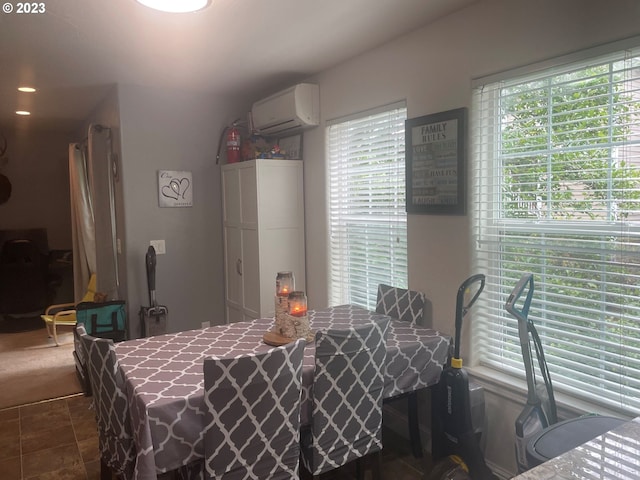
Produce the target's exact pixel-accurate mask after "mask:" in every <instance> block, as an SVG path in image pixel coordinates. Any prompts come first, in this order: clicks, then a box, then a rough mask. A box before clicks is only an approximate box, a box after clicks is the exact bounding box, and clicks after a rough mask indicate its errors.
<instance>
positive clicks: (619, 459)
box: [513, 417, 640, 480]
mask: <svg viewBox="0 0 640 480" xmlns="http://www.w3.org/2000/svg"><path fill="white" fill-rule="evenodd" d="M565 479H572V480H575V479H589V480H596V479H597V480H609V479H611V480H614V479H615V480H618V479H625V480H626V479H628V480H633V479H640V417H637V418H635V419H634V420H631V421H629V422H627V423H625V424H623V425H621V426H620V427H618V428H615V429H613V430H611V431H609V432H607V433H605V434H603V435H600V436H599V437H596V438H595V439H593V440H591V441H589V442H586V443H584V444H582V445H580V446H579V447H576V448H574V449H573V450H570V451H568V452H567V453H565V454H563V455H560V456H559V457H556V458H554V459H552V460H549V461H548V462H545V463H543V464H542V465H538V466H537V467H535V468H532V469H531V470H529V471H527V472H525V473H522V474H520V475H518V476H517V477H514V478H513V480H565Z"/></svg>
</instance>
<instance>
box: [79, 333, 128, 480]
mask: <svg viewBox="0 0 640 480" xmlns="http://www.w3.org/2000/svg"><path fill="white" fill-rule="evenodd" d="M76 329H77V332H78V335H79V336H80V339H81V342H82V346H83V347H84V356H85V358H86V360H87V369H88V374H89V379H90V381H91V389H92V393H93V397H92V398H93V407H94V409H95V414H96V423H97V424H98V441H99V448H100V458H101V459H102V461H103V462H105V463H106V464H107V465H108V466H109V467H110V468H111V469H112V471H113V472H115V473H116V474H118V475H122V476H123V477H124V478H125V479H130V478H133V470H134V463H135V458H136V451H135V445H134V442H133V435H132V428H131V422H130V416H129V406H128V400H127V396H126V395H125V392H124V379H123V377H122V372H121V371H120V369H119V368H118V361H117V359H116V353H115V350H114V344H113V341H112V340H110V339H106V338H95V337H91V336H90V335H87V333H86V331H85V329H84V327H83V326H82V325H78V326H76Z"/></svg>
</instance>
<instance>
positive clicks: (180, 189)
mask: <svg viewBox="0 0 640 480" xmlns="http://www.w3.org/2000/svg"><path fill="white" fill-rule="evenodd" d="M192 182H193V181H192V177H191V172H180V171H174V170H159V171H158V204H159V205H160V206H161V207H191V206H193V183H192Z"/></svg>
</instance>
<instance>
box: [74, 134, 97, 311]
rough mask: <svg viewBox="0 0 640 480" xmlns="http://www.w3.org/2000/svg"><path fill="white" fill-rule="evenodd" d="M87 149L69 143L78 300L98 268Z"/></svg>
mask: <svg viewBox="0 0 640 480" xmlns="http://www.w3.org/2000/svg"><path fill="white" fill-rule="evenodd" d="M87 163H88V162H87V155H86V149H85V148H84V147H83V146H82V145H80V144H77V143H72V144H70V145H69V183H70V190H71V224H72V239H73V264H74V266H73V282H74V298H75V302H76V303H77V302H79V301H80V299H81V298H82V297H83V296H84V294H85V292H86V288H87V285H88V284H89V277H90V276H91V274H92V273H93V272H95V271H96V237H95V221H94V217H93V202H92V198H91V191H90V188H89V181H88V178H89V173H88V169H87Z"/></svg>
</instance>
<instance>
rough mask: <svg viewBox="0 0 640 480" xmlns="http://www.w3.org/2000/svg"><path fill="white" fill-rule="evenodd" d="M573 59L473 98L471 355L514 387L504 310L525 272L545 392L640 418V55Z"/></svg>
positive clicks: (518, 363)
mask: <svg viewBox="0 0 640 480" xmlns="http://www.w3.org/2000/svg"><path fill="white" fill-rule="evenodd" d="M580 56H581V57H583V58H582V60H580V61H572V62H570V63H566V62H557V63H556V64H555V65H554V66H551V67H548V68H544V69H540V68H535V67H532V68H530V69H528V70H529V73H528V74H524V75H520V76H518V77H517V78H507V77H508V76H509V75H503V76H502V77H503V78H502V79H500V81H495V82H492V83H485V84H483V85H478V88H477V89H475V90H474V98H473V102H474V103H473V122H472V123H473V126H472V137H473V156H474V158H473V165H474V172H473V173H474V189H475V197H474V198H475V202H474V224H473V234H474V246H475V249H476V252H477V253H476V268H477V271H478V272H483V273H485V274H486V275H487V284H486V287H485V292H484V293H483V295H482V296H481V297H480V300H479V302H478V303H479V308H478V309H477V310H476V316H477V319H476V318H474V322H476V326H477V327H479V328H478V332H477V333H478V335H479V336H478V337H476V338H477V341H476V342H475V347H476V350H475V353H476V355H477V357H476V358H478V359H479V361H480V364H482V365H486V366H489V367H493V368H496V369H499V370H501V371H504V372H508V373H512V374H515V375H521V374H522V375H523V372H524V367H523V360H522V355H521V350H520V344H519V340H518V333H517V323H516V320H515V319H514V318H513V317H511V316H510V315H509V314H508V313H506V312H505V311H504V304H505V301H506V298H507V295H508V294H509V293H510V291H511V289H512V288H513V287H514V286H515V284H516V282H517V280H518V279H519V278H520V276H521V275H522V274H523V273H526V272H531V273H533V274H534V281H535V292H534V296H533V302H532V304H531V310H530V313H529V318H530V319H531V320H533V322H534V324H535V325H536V327H537V328H538V331H539V333H540V336H541V338H542V341H543V345H544V351H545V356H546V360H547V363H548V364H549V369H550V372H551V377H552V381H553V384H554V388H555V390H556V391H563V392H565V393H568V394H570V395H573V396H574V397H578V398H582V399H585V400H588V401H592V402H598V403H599V404H601V405H603V406H607V407H610V408H614V409H619V410H621V411H622V410H624V411H626V412H627V413H628V412H630V411H631V412H634V413H635V414H638V413H640V50H638V49H635V50H624V51H620V52H618V53H609V54H607V55H606V56H599V57H595V58H586V55H580ZM575 58H576V56H575V55H574V56H572V60H575ZM477 83H478V84H479V83H482V82H477Z"/></svg>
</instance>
